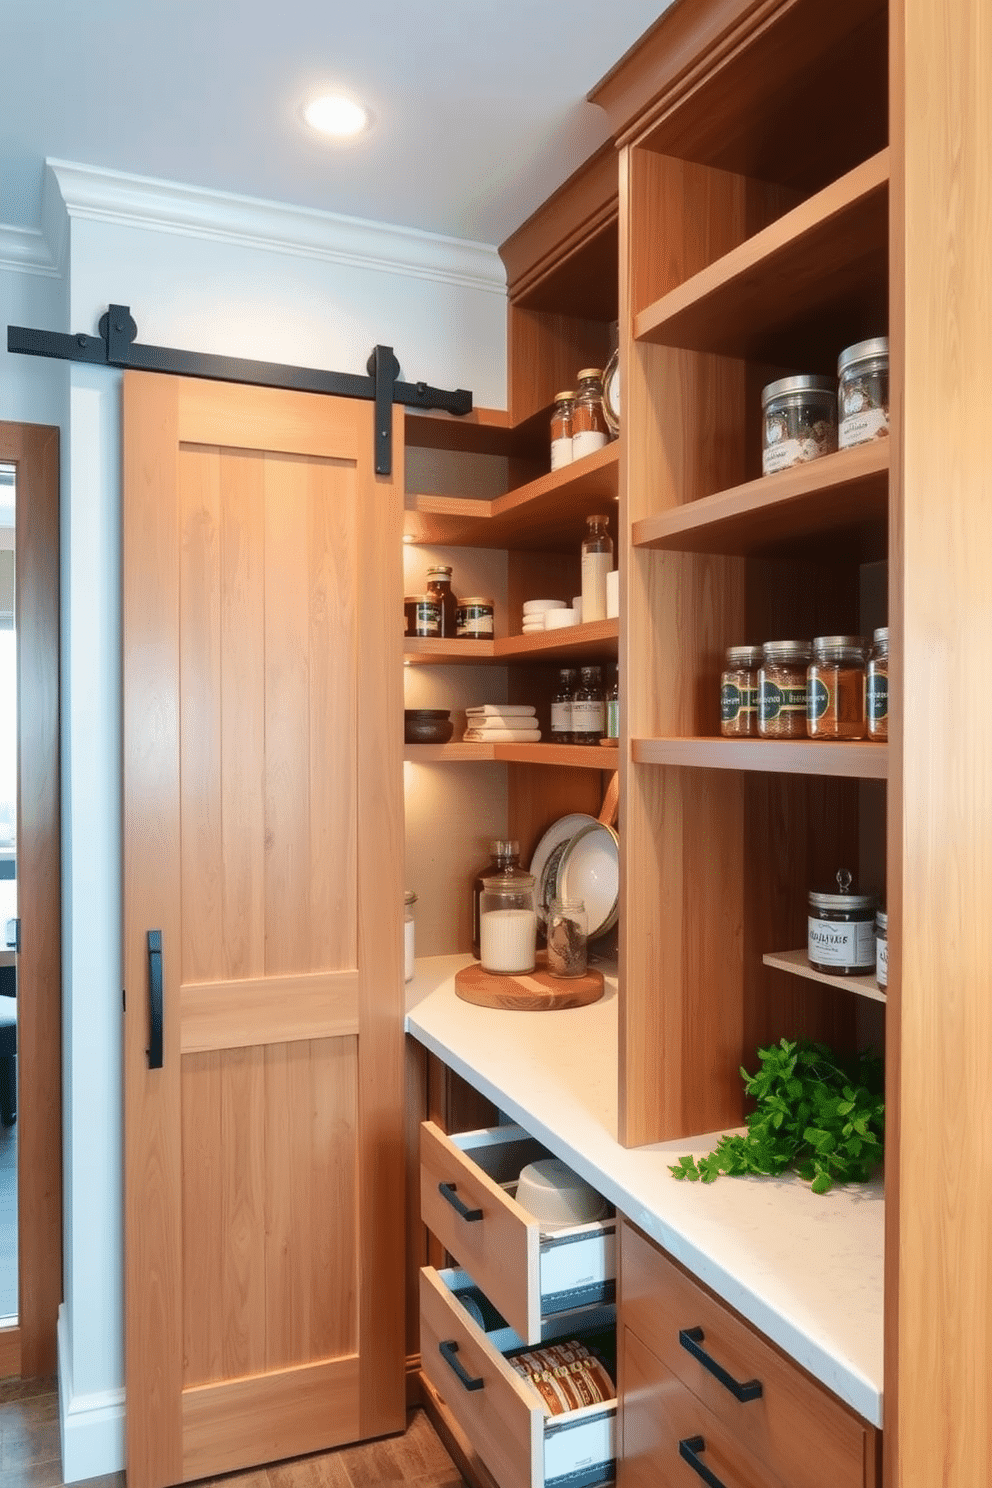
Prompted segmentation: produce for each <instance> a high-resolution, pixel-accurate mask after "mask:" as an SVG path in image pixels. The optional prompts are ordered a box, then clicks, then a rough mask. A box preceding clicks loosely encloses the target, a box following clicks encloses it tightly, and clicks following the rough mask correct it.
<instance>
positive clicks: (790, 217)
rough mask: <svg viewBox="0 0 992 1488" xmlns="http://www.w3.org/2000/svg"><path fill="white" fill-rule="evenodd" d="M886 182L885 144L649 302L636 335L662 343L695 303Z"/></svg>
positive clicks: (767, 263)
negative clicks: (836, 178) (767, 224)
mask: <svg viewBox="0 0 992 1488" xmlns="http://www.w3.org/2000/svg"><path fill="white" fill-rule="evenodd" d="M888 182H889V151H888V149H884V150H880V151H879V153H878V154H877V155H873V156H871V158H870V159H868V160H865V161H863V162H862V163H861V164H860V165H857V166H855V168H854V169H853V170H851V171H848V172H847V174H846V175H844V176H841V177H840V178H839V179H838V180H836V181H832V182H831V183H830V185H829V186H826V187H824V189H823V190H822V191H818V192H817V193H816V195H815V196H811V197H809V199H808V200H807V201H804V202H801V203H800V205H799V206H798V207H793V209H792V211H790V212H786V213H784V214H783V216H781V217H779V218H778V219H777V220H776V221H775V222H773V223H771V224H770V225H769V226H768V227H766V228H763V229H762V230H761V231H760V232H758V233H755V234H754V236H753V237H751V238H748V239H746V241H745V242H743V243H740V244H738V246H737V247H736V248H732V249H731V250H730V252H729V253H726V254H724V255H723V257H722V258H719V259H717V260H716V262H715V263H712V264H708V265H707V267H706V268H705V269H701V270H700V272H699V273H698V274H694V275H693V276H692V277H691V278H690V279H687V280H686V281H685V282H684V283H683V284H680V285H678V286H677V287H676V288H675V289H673V290H670V291H669V292H668V293H667V294H665V295H662V296H661V298H660V299H658V300H655V301H654V303H653V304H651V305H647V306H645V308H644V309H643V310H641V311H639V312H638V313H637V314H636V315H635V316H634V339H635V341H658V342H662V343H664V341H665V331H666V327H667V326H670V325H671V324H672V323H674V322H675V321H676V319H677V318H679V317H681V316H682V315H684V314H685V313H686V312H687V311H689V310H691V309H692V307H693V306H695V305H699V304H701V303H702V302H703V301H705V300H707V299H709V298H711V297H712V296H714V295H717V294H720V293H723V292H726V291H727V290H728V289H729V288H731V287H732V286H733V284H734V281H735V280H739V279H741V277H742V276H743V275H745V274H753V273H754V272H755V270H756V269H758V268H760V267H762V266H764V267H766V268H768V269H772V268H773V267H774V263H775V259H776V258H777V257H779V256H781V255H783V254H786V253H790V252H794V251H795V249H796V247H797V246H798V245H799V244H800V243H802V241H803V239H804V238H810V237H812V236H814V235H815V234H817V233H819V232H822V231H824V230H825V229H827V228H828V227H829V225H830V224H831V223H832V222H835V221H836V220H837V219H839V218H840V217H842V216H844V215H845V214H847V213H850V212H853V211H856V210H857V209H858V208H859V207H860V206H862V205H865V204H867V203H869V202H870V201H871V199H872V198H873V197H875V196H877V195H878V193H879V192H880V191H884V190H885V189H886V188H887V186H888ZM699 349H703V348H699Z"/></svg>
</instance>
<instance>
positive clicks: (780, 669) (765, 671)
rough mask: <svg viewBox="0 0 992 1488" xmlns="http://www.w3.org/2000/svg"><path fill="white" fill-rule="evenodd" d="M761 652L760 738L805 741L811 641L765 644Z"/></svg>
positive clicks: (759, 671)
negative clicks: (807, 672)
mask: <svg viewBox="0 0 992 1488" xmlns="http://www.w3.org/2000/svg"><path fill="white" fill-rule="evenodd" d="M761 652H762V660H761V666H760V667H759V668H758V733H759V735H760V736H761V738H762V739H805V738H806V671H807V668H808V667H809V658H810V644H809V641H766V642H765V644H764V645H763V646H762V648H761Z"/></svg>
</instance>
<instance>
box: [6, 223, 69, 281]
mask: <svg viewBox="0 0 992 1488" xmlns="http://www.w3.org/2000/svg"><path fill="white" fill-rule="evenodd" d="M0 269H16V271H17V272H18V273H19V274H43V275H44V276H45V277H47V278H49V279H57V278H58V277H59V274H60V270H59V266H58V263H57V262H56V260H55V257H54V255H53V254H52V252H51V249H50V247H49V244H48V239H47V238H46V236H45V234H44V233H42V232H39V231H38V229H37V228H33V227H7V226H6V225H5V224H3V223H0Z"/></svg>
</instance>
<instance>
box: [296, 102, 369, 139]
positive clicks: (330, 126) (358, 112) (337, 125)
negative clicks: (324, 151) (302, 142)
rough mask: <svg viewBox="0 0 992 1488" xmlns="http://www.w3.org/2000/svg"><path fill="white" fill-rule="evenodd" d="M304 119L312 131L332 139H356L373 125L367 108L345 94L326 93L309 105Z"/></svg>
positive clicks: (304, 112)
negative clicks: (356, 136) (314, 130)
mask: <svg viewBox="0 0 992 1488" xmlns="http://www.w3.org/2000/svg"><path fill="white" fill-rule="evenodd" d="M303 117H304V119H306V121H307V123H308V124H309V125H310V128H311V129H316V130H317V132H318V133H319V134H326V135H329V136H330V137H331V138H332V139H354V137H355V135H356V134H361V133H362V131H363V129H367V128H368V127H369V124H370V123H371V116H370V114H369V111H368V109H367V108H365V107H364V106H363V105H362V104H360V103H357V102H356V101H355V99H354V98H348V97H347V96H346V95H345V94H344V93H326V94H324V96H323V97H321V98H315V99H314V100H313V102H312V103H308V104H307V106H306V108H305V109H304V111H303Z"/></svg>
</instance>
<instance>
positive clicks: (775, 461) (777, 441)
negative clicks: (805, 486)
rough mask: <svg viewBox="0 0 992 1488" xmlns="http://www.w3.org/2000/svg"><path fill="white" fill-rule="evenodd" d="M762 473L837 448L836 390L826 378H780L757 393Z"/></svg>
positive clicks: (796, 463)
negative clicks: (761, 421) (761, 416)
mask: <svg viewBox="0 0 992 1488" xmlns="http://www.w3.org/2000/svg"><path fill="white" fill-rule="evenodd" d="M761 409H762V413H763V415H764V436H763V444H762V454H761V469H762V471H763V473H764V474H765V475H774V473H775V471H776V470H786V469H788V467H789V466H790V465H802V464H804V463H805V462H806V461H807V460H816V459H819V457H820V455H828V454H830V453H831V452H832V451H833V450H835V449H836V448H837V389H836V387H835V385H834V381H833V379H832V378H830V377H782V378H780V379H779V380H778V382H770V383H769V384H768V385H767V387H765V388H763V389H762V392H761Z"/></svg>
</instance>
